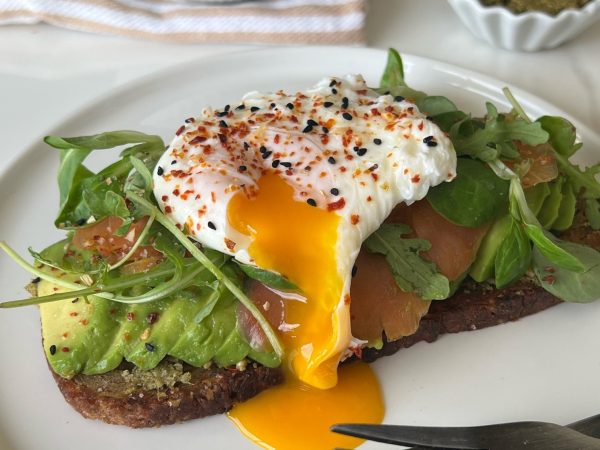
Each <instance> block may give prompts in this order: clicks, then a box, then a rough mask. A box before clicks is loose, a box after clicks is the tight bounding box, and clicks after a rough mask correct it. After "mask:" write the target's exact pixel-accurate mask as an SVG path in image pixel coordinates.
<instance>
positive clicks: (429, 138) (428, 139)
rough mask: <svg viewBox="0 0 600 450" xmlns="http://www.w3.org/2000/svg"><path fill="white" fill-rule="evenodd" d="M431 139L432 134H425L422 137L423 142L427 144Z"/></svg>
mask: <svg viewBox="0 0 600 450" xmlns="http://www.w3.org/2000/svg"><path fill="white" fill-rule="evenodd" d="M432 139H433V136H426V137H424V138H423V142H424V143H426V144H427V143H428V142H429V141H431V140H432Z"/></svg>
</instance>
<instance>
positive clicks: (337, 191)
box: [329, 188, 340, 195]
mask: <svg viewBox="0 0 600 450" xmlns="http://www.w3.org/2000/svg"><path fill="white" fill-rule="evenodd" d="M329 192H331V195H340V190H339V189H338V188H331V190H330V191H329Z"/></svg>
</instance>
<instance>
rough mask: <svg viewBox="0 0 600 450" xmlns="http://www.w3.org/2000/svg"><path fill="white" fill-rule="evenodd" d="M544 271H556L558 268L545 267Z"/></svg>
mask: <svg viewBox="0 0 600 450" xmlns="http://www.w3.org/2000/svg"><path fill="white" fill-rule="evenodd" d="M544 271H545V272H548V273H554V272H556V269H555V268H554V267H552V266H548V267H544Z"/></svg>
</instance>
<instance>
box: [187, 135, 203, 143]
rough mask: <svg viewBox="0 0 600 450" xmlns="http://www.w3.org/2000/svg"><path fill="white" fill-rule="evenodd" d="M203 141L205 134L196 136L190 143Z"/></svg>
mask: <svg viewBox="0 0 600 450" xmlns="http://www.w3.org/2000/svg"><path fill="white" fill-rule="evenodd" d="M204 141H206V136H196V137H195V138H194V139H192V140H191V141H190V145H196V144H201V143H202V142H204Z"/></svg>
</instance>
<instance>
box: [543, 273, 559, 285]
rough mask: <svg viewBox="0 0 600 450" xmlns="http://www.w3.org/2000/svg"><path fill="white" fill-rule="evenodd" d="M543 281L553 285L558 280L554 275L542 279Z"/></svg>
mask: <svg viewBox="0 0 600 450" xmlns="http://www.w3.org/2000/svg"><path fill="white" fill-rule="evenodd" d="M542 281H545V282H546V283H548V284H550V285H552V284H554V282H555V281H556V278H555V277H554V275H547V276H545V277H544V278H542Z"/></svg>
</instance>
